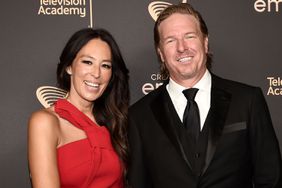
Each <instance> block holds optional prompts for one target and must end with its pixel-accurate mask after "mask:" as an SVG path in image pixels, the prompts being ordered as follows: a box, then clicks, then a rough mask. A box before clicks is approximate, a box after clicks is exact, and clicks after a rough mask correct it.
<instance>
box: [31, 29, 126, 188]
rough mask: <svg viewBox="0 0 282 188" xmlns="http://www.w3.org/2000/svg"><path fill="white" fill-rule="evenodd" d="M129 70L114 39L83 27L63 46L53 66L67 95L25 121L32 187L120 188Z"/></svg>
mask: <svg viewBox="0 0 282 188" xmlns="http://www.w3.org/2000/svg"><path fill="white" fill-rule="evenodd" d="M128 79H129V77H128V70H127V68H126V65H125V63H124V61H123V58H122V56H121V53H120V50H119V48H118V45H117V44H116V42H115V40H114V38H113V37H112V36H111V34H110V33H108V32H107V31H106V30H103V29H95V30H94V29H90V28H88V29H83V30H80V31H78V32H76V33H75V34H74V35H73V36H72V37H71V38H70V39H69V41H68V42H67V44H66V46H65V48H64V50H63V52H62V54H61V57H60V63H59V64H58V67H57V82H58V86H59V87H60V88H62V89H65V90H67V91H68V95H67V97H66V98H65V99H59V100H58V101H57V102H56V103H55V104H54V105H53V106H52V107H50V108H47V109H42V110H39V111H37V112H34V113H33V114H32V116H31V118H30V121H29V131H28V132H29V140H28V146H29V152H28V153H29V167H30V172H31V179H32V184H33V187H34V188H45V187H46V188H51V187H52V188H59V187H61V188H63V187H77V188H94V187H95V188H106V187H107V188H108V187H109V188H110V187H111V188H122V187H124V185H125V182H124V179H125V174H126V168H127V166H126V162H127V137H126V127H127V112H128V105H129V87H128Z"/></svg>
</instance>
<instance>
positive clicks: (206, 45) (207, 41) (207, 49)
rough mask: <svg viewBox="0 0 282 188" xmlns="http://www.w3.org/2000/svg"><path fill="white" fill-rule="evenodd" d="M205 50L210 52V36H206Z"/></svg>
mask: <svg viewBox="0 0 282 188" xmlns="http://www.w3.org/2000/svg"><path fill="white" fill-rule="evenodd" d="M204 45H205V52H206V53H208V52H209V37H205V38H204Z"/></svg>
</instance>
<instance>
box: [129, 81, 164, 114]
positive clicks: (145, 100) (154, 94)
mask: <svg viewBox="0 0 282 188" xmlns="http://www.w3.org/2000/svg"><path fill="white" fill-rule="evenodd" d="M164 92H166V84H163V85H162V86H160V87H158V88H157V89H155V90H153V91H151V92H150V93H148V94H147V95H145V96H143V97H142V98H141V99H139V100H138V101H136V102H135V103H134V104H132V105H131V106H130V111H133V110H135V109H145V108H148V107H149V106H150V104H151V103H152V102H153V101H155V100H156V99H157V98H159V97H160V95H162V94H163V93H164Z"/></svg>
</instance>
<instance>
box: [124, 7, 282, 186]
mask: <svg viewBox="0 0 282 188" xmlns="http://www.w3.org/2000/svg"><path fill="white" fill-rule="evenodd" d="M154 34H155V35H154V39H155V47H156V50H157V53H158V55H159V58H160V60H161V72H162V73H163V74H164V75H166V74H167V75H168V76H169V79H168V82H166V83H165V84H164V85H163V86H161V87H159V88H158V89H156V90H155V91H153V92H151V93H150V94H148V95H146V96H145V97H144V98H143V99H141V100H140V101H138V102H137V103H135V104H134V105H132V107H131V108H130V111H129V119H130V123H129V144H130V149H131V152H130V154H131V160H130V164H129V182H130V184H131V186H132V187H133V188H196V187H197V188H251V187H255V188H258V187H259V188H262V187H265V188H266V187H269V188H270V187H272V188H273V187H275V188H278V187H279V188H281V187H282V185H281V173H282V172H281V154H280V151H279V145H278V141H277V138H276V136H275V132H274V129H273V126H272V123H271V118H270V114H269V111H268V108H267V105H266V102H265V99H264V97H263V94H262V92H261V90H260V89H259V88H257V87H252V86H248V85H245V84H241V83H238V82H234V81H229V80H225V79H222V78H219V77H218V76H216V75H214V74H212V73H211V72H210V71H209V67H210V63H211V55H210V54H209V52H208V50H209V49H208V42H209V41H208V29H207V27H206V24H205V22H204V20H203V19H202V17H201V15H200V14H199V13H198V12H197V11H196V10H194V9H193V7H191V5H189V4H179V5H172V6H170V7H168V8H167V9H165V10H164V11H163V12H162V13H161V14H160V16H159V18H158V19H157V21H156V23H155V28H154ZM188 88H197V89H190V91H192V90H193V92H194V94H193V95H194V96H195V95H196V96H195V98H193V97H194V96H193V97H192V98H193V99H186V97H185V95H187V94H184V93H185V92H186V91H184V90H186V89H188ZM187 91H189V89H188V90H187ZM191 101H192V102H191ZM186 104H187V105H186ZM186 106H187V107H186ZM186 108H187V109H186ZM190 110H191V111H193V112H189V111H190ZM187 113H188V115H187ZM189 113H193V115H189ZM197 113H199V114H197ZM197 116H199V118H197ZM187 117H188V119H187ZM189 118H190V119H189ZM187 122H188V123H187ZM193 122H194V123H193Z"/></svg>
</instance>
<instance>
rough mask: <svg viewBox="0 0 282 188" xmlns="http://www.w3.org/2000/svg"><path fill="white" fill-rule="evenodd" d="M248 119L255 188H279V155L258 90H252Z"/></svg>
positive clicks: (266, 108)
mask: <svg viewBox="0 0 282 188" xmlns="http://www.w3.org/2000/svg"><path fill="white" fill-rule="evenodd" d="M249 118H250V119H249V134H250V143H251V148H252V155H253V156H252V159H253V166H254V176H253V177H254V179H253V180H254V185H255V188H266V187H268V188H270V187H272V188H281V187H282V185H281V181H282V180H281V179H282V176H281V175H282V169H281V165H282V164H281V153H280V149H279V144H278V140H277V138H276V135H275V131H274V128H273V125H272V121H271V117H270V113H269V110H268V107H267V104H266V101H265V98H264V96H263V93H262V91H261V89H259V88H256V89H255V90H254V95H253V100H252V103H251V109H250V117H249Z"/></svg>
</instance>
